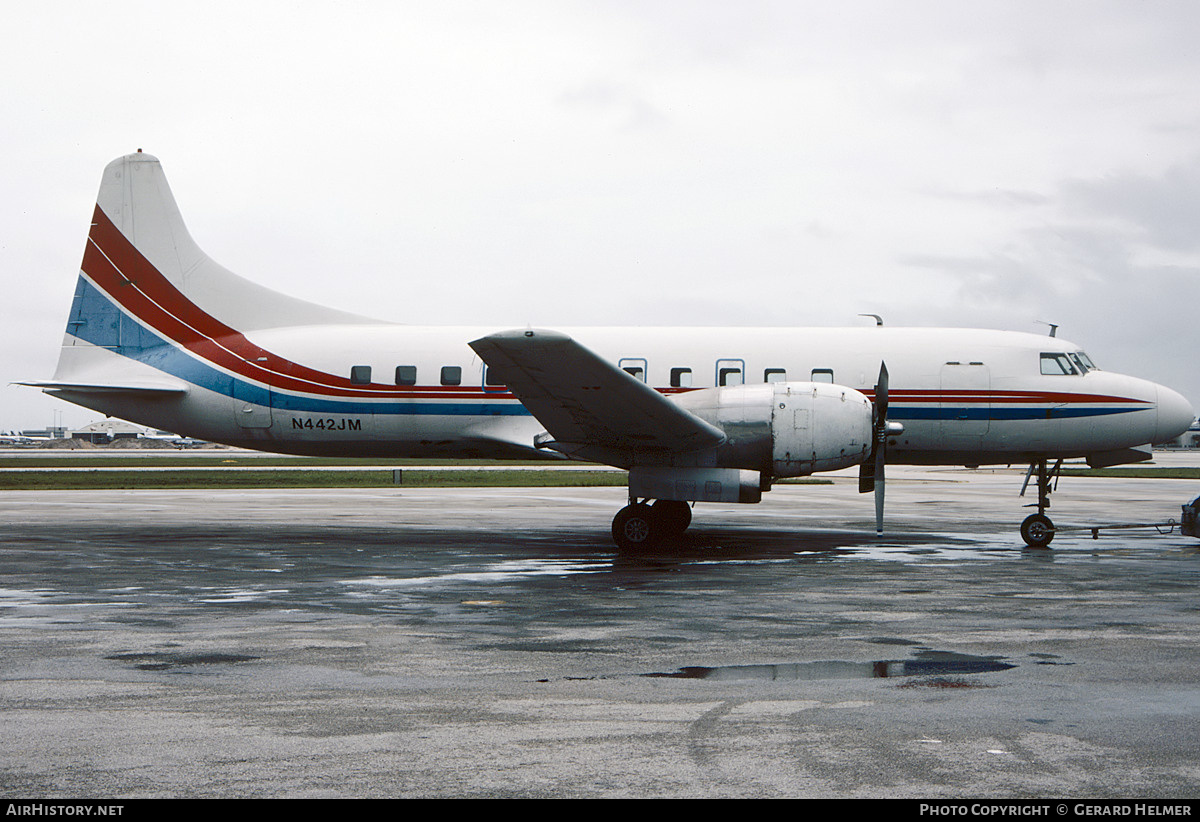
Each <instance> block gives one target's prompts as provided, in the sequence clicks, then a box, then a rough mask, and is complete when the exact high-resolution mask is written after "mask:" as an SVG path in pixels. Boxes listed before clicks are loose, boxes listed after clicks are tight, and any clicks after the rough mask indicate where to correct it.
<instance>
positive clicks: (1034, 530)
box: [1021, 514, 1054, 548]
mask: <svg viewBox="0 0 1200 822" xmlns="http://www.w3.org/2000/svg"><path fill="white" fill-rule="evenodd" d="M1021 539H1023V540H1025V544H1026V545H1028V546H1029V547H1030V548H1045V547H1046V546H1047V545H1049V544H1050V540H1052V539H1054V523H1053V522H1051V521H1050V517H1048V516H1046V515H1045V514H1030V515H1029V516H1027V517H1025V521H1024V522H1022V523H1021Z"/></svg>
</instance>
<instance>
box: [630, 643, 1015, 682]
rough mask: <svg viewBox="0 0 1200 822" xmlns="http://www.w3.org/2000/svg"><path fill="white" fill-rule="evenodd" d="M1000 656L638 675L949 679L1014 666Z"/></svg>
mask: <svg viewBox="0 0 1200 822" xmlns="http://www.w3.org/2000/svg"><path fill="white" fill-rule="evenodd" d="M1000 659H1001V657H990V656H971V655H969V654H957V653H953V652H951V651H929V650H921V651H917V652H916V657H915V658H913V659H902V660H877V661H875V662H842V661H836V660H834V661H825V662H792V663H783V664H777V665H725V666H720V667H712V668H710V667H705V666H699V665H693V666H688V667H684V668H680V669H679V670H677V671H674V672H673V673H652V674H642V676H649V677H668V678H674V679H710V680H721V681H730V680H744V679H765V680H815V679H883V678H888V679H890V678H893V677H902V676H952V675H961V674H984V673H992V672H995V671H1007V670H1009V669H1010V668H1015V667H1017V666H1016V665H1012V664H1010V663H1008V662H1001V661H1000Z"/></svg>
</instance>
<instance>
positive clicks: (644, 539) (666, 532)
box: [612, 499, 692, 551]
mask: <svg viewBox="0 0 1200 822" xmlns="http://www.w3.org/2000/svg"><path fill="white" fill-rule="evenodd" d="M691 523H692V508H691V506H690V505H688V504H687V503H686V502H680V501H678V500H668V499H660V500H655V501H654V504H653V505H651V504H650V503H649V502H648V501H647V500H642V501H641V502H638V501H637V500H633V501H631V502H630V503H629V504H628V505H626V506H625V507H624V508H622V509H621V510H620V511H618V512H617V515H616V516H615V517H613V524H612V535H613V541H614V542H615V543H617V547H618V548H620V549H621V550H622V551H630V550H635V549H639V548H652V547H654V546H655V545H658V544H659V543H661V542H662V541H663V540H665V539H672V538H674V537H678V536H680V535H681V534H682V533H683V532H684V531H686V530H687V527H688V526H689V525H691Z"/></svg>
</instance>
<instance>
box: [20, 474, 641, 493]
mask: <svg viewBox="0 0 1200 822" xmlns="http://www.w3.org/2000/svg"><path fill="white" fill-rule="evenodd" d="M625 482H626V479H625V474H624V473H622V472H616V471H478V470H471V469H464V470H462V471H420V470H411V469H410V470H405V471H404V475H403V482H402V485H401V486H400V487H406V488H492V487H513V488H520V487H550V486H564V487H570V486H623V485H625ZM394 487H397V486H396V484H395V483H394V482H393V479H392V472H391V471H388V470H384V471H321V470H304V469H301V470H296V471H253V470H248V471H188V470H186V469H181V470H179V471H122V470H119V469H117V470H103V471H20V472H7V473H6V472H0V490H8V491H37V490H88V489H140V488H146V489H149V488H160V489H161V488H196V489H206V488H214V489H215V488H394Z"/></svg>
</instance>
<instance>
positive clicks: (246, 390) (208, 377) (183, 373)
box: [67, 277, 529, 417]
mask: <svg viewBox="0 0 1200 822" xmlns="http://www.w3.org/2000/svg"><path fill="white" fill-rule="evenodd" d="M127 326H136V327H137V331H136V332H135V331H133V330H132V329H130V330H129V332H128V333H125V332H126V327H127ZM67 332H68V333H70V334H72V335H74V336H75V337H78V338H79V339H81V340H83V341H85V342H88V343H91V344H92V345H97V346H101V347H103V348H108V349H110V350H112V351H114V352H115V353H118V354H121V355H122V356H126V357H129V358H130V359H132V360H136V361H137V362H141V363H145V364H146V365H149V366H150V367H152V368H155V369H157V370H159V371H162V372H164V373H167V374H170V375H172V376H174V377H178V378H179V379H181V380H184V381H185V382H188V383H190V384H192V385H195V386H198V387H200V388H205V389H208V390H209V391H213V392H215V393H217V394H222V395H224V396H227V397H229V396H232V397H234V398H235V399H239V400H243V401H245V402H250V403H254V404H255V405H261V406H264V407H265V406H271V407H272V408H274V409H276V410H279V411H292V412H296V413H313V414H397V415H410V414H420V415H424V416H442V415H444V416H478V417H498V416H508V417H513V416H529V410H528V409H527V408H525V406H524V405H521V403H519V402H516V401H509V402H496V401H494V400H493V401H491V402H481V401H480V400H464V401H453V400H451V401H442V402H438V401H430V400H426V401H420V400H411V399H405V400H399V399H389V398H383V399H379V400H375V401H364V400H353V399H349V400H340V399H322V398H319V397H307V396H303V395H297V394H287V393H283V392H280V391H278V390H273V389H268V388H267V387H265V386H262V385H259V384H257V383H253V382H250V381H248V380H244V379H241V378H240V377H235V376H233V375H231V374H226V373H225V372H223V371H220V370H218V369H217V368H214V367H213V366H212V365H210V364H208V363H207V362H205V361H203V360H199V359H197V358H196V357H194V356H192V355H190V354H187V353H185V352H184V351H182V350H180V349H179V347H177V346H176V345H174V344H173V343H169V342H167V341H166V340H164V339H162V338H161V337H159V336H158V335H156V334H154V333H153V332H152V331H150V330H148V329H146V328H144V327H143V326H141V325H140V324H138V323H136V322H134V321H133V320H132V319H131V318H129V317H128V316H127V315H126V314H125V312H124V311H122V310H121V309H120V308H119V307H118V306H116V305H115V304H114V303H113V302H112V301H110V300H109V299H108V297H107V296H106V295H105V294H104V293H103V292H101V291H100V290H99V289H97V288H96V287H95V286H93V285H92V284H91V283H89V282H88V281H87V280H85V279H84V278H83V277H80V278H79V285H78V287H77V288H76V291H75V304H74V308H73V309H72V312H71V320H70V322H69V323H68V325H67ZM123 340H130V341H134V340H136V343H137V344H136V345H124V344H122V342H123Z"/></svg>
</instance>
